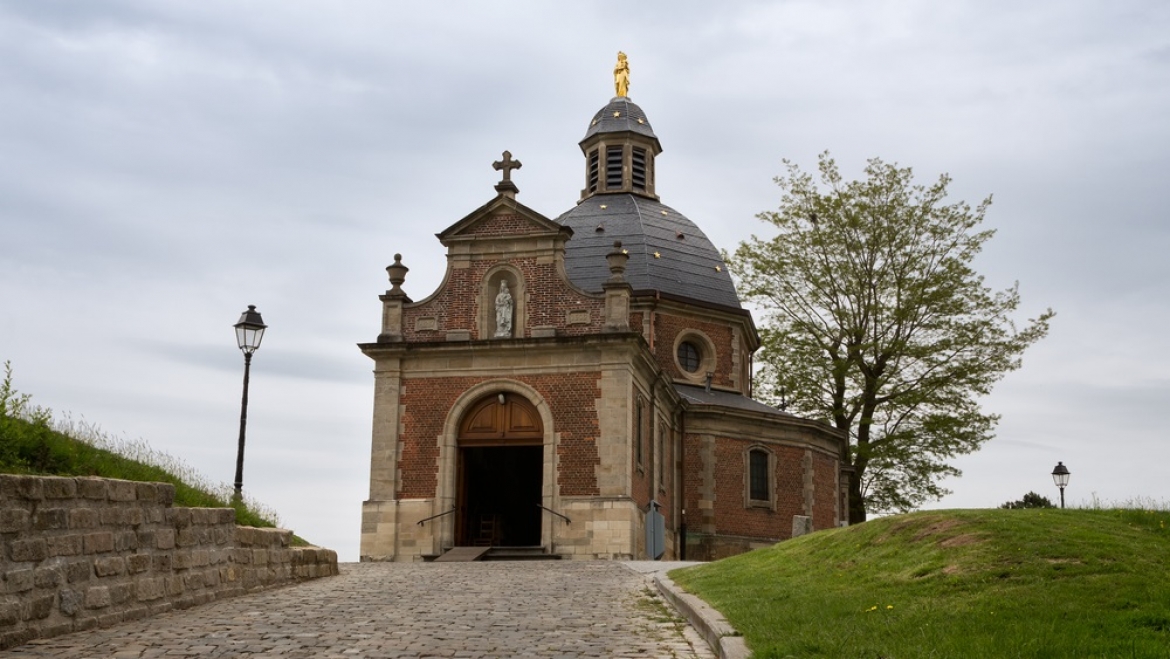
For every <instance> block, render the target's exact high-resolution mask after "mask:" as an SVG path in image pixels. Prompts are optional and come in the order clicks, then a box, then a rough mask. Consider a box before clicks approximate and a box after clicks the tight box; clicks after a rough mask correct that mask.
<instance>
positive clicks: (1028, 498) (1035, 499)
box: [999, 492, 1056, 508]
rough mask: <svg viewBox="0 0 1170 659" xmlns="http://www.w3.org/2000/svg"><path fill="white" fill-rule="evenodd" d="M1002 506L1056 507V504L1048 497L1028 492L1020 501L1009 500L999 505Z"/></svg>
mask: <svg viewBox="0 0 1170 659" xmlns="http://www.w3.org/2000/svg"><path fill="white" fill-rule="evenodd" d="M999 507H1000V508H1055V507H1056V505H1055V504H1053V503H1052V502H1051V501H1049V500H1048V497H1044V496H1040V495H1039V494H1036V493H1035V492H1028V493H1027V494H1025V495H1024V498H1023V499H1020V500H1019V501H1007V502H1004V503H1002V504H1000V506H999Z"/></svg>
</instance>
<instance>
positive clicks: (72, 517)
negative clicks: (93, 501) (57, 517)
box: [69, 508, 101, 529]
mask: <svg viewBox="0 0 1170 659" xmlns="http://www.w3.org/2000/svg"><path fill="white" fill-rule="evenodd" d="M99 524H101V518H100V516H99V515H98V511H96V510H94V509H93V508H74V509H73V510H70V511H69V528H71V529H93V528H97V527H98V525H99Z"/></svg>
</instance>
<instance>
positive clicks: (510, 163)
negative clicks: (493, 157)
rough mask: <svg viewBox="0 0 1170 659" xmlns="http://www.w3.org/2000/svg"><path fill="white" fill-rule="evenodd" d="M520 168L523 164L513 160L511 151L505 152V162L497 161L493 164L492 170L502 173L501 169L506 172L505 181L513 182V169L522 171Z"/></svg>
mask: <svg viewBox="0 0 1170 659" xmlns="http://www.w3.org/2000/svg"><path fill="white" fill-rule="evenodd" d="M520 167H521V163H520V161H519V160H512V152H511V151H505V152H504V159H503V160H497V161H495V162H493V163H492V169H494V170H496V171H500V170H501V169H502V170H504V180H505V181H511V180H512V170H513V169H520Z"/></svg>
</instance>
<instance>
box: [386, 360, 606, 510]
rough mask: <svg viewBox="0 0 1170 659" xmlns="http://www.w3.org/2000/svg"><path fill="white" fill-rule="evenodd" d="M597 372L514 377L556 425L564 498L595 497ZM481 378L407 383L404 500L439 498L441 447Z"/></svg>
mask: <svg viewBox="0 0 1170 659" xmlns="http://www.w3.org/2000/svg"><path fill="white" fill-rule="evenodd" d="M599 378H600V373H598V372H597V371H582V372H577V373H549V374H539V375H523V376H515V377H514V378H513V379H515V380H517V381H519V382H523V383H525V384H527V385H529V386H531V387H532V388H533V389H535V390H537V391H538V392H540V395H541V396H542V397H544V399H545V400H546V401H548V404H549V407H551V408H552V413H553V418H555V419H556V424H557V425H556V428H555V430H556V432H557V433H558V434H559V435H560V441H559V443H558V444H557V468H558V469H559V473H558V474H557V482H558V483H559V485H560V494H561V495H562V496H580V495H596V494H598V493H599V489H598V484H597V472H596V468H597V465H598V464H600V461H601V460H600V456H599V454H598V450H597V437H598V421H597V398H598V397H599V396H600V393H599V384H598V380H599ZM483 379H485V378H482V377H447V378H442V377H437V378H414V377H412V378H406V379H405V380H404V384H403V387H402V393H401V398H400V400H401V405H402V428H403V433H402V444H401V453H400V457H399V463H398V466H399V469H400V470H401V474H402V478H401V485H400V488H399V491H398V498H400V499H412V498H414V499H425V498H430V497H434V496H435V495H436V490H437V487H438V473H439V441H438V437H439V436H440V435H442V433H443V425H444V423H445V422H446V419H447V415H448V414H449V413H450V411H451V408H452V406H454V404H455V401H456V399H457V398H458V397H459V396H461V395H463V393H464V392H466V391H467V390H468V389H470V388H471V387H472V386H474V385H476V384H478V383H479V382H481V381H482V380H483Z"/></svg>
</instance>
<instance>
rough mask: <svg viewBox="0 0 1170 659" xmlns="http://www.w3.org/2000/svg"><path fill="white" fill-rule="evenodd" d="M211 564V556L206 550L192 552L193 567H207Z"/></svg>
mask: <svg viewBox="0 0 1170 659" xmlns="http://www.w3.org/2000/svg"><path fill="white" fill-rule="evenodd" d="M210 563H211V556H210V554H208V552H207V550H206V549H196V550H194V551H192V552H191V567H207V566H208V565H209V564H210Z"/></svg>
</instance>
